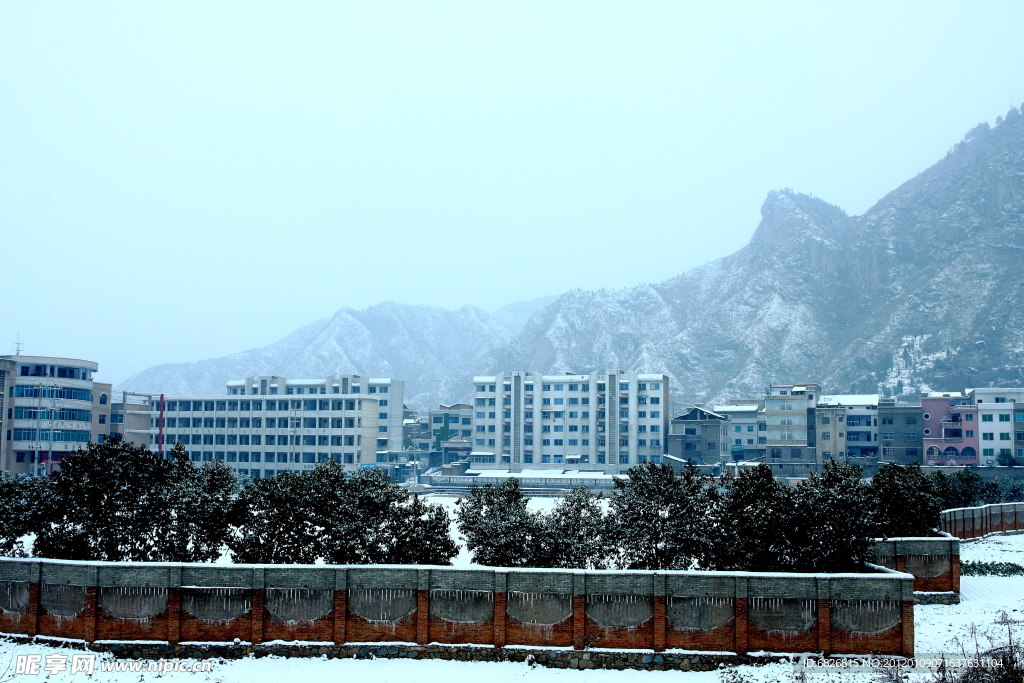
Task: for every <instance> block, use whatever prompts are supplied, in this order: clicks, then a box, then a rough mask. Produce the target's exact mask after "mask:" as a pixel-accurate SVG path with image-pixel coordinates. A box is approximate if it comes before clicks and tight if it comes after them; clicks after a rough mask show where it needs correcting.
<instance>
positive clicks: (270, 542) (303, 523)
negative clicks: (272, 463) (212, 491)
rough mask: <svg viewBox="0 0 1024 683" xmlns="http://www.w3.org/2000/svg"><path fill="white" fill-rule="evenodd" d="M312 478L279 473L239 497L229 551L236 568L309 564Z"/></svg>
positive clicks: (312, 553)
mask: <svg viewBox="0 0 1024 683" xmlns="http://www.w3.org/2000/svg"><path fill="white" fill-rule="evenodd" d="M312 484H313V478H312V477H310V476H308V475H301V474H292V473H291V472H281V473H279V474H278V475H277V476H276V477H270V478H267V479H257V480H255V481H253V483H252V486H247V487H245V488H244V489H242V491H241V493H239V495H238V498H237V500H236V501H235V506H234V508H233V510H232V514H231V522H232V525H231V532H230V535H229V537H228V540H227V546H228V550H229V551H230V553H231V558H232V560H234V561H235V562H241V563H261V564H312V563H313V562H315V561H316V559H317V557H318V555H319V553H318V545H317V544H318V541H317V539H319V536H320V529H319V527H318V526H317V524H316V517H317V510H316V509H315V503H314V500H315V498H314V493H313V485H312Z"/></svg>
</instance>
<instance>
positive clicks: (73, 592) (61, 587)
mask: <svg viewBox="0 0 1024 683" xmlns="http://www.w3.org/2000/svg"><path fill="white" fill-rule="evenodd" d="M39 602H40V603H41V604H42V606H43V609H45V610H46V611H47V612H49V613H50V614H52V615H54V616H55V617H73V616H75V615H76V614H78V613H79V612H81V611H82V610H84V609H85V586H71V585H66V584H62V583H44V584H42V586H41V587H40V590H39Z"/></svg>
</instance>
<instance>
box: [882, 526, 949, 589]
mask: <svg viewBox="0 0 1024 683" xmlns="http://www.w3.org/2000/svg"><path fill="white" fill-rule="evenodd" d="M874 551H875V557H876V559H875V562H876V563H877V564H880V565H882V566H883V567H888V568H889V569H894V570H896V571H899V572H906V573H908V574H913V575H914V590H915V591H924V592H929V593H932V592H952V593H959V592H960V539H957V538H950V537H948V536H947V537H935V536H927V537H923V538H909V537H908V538H890V539H885V540H882V539H879V540H877V541H875V547H874Z"/></svg>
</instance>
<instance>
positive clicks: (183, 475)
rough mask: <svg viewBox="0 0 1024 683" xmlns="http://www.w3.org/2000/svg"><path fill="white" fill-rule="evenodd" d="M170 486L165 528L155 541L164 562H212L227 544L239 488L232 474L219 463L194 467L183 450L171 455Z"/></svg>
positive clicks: (167, 494)
mask: <svg viewBox="0 0 1024 683" xmlns="http://www.w3.org/2000/svg"><path fill="white" fill-rule="evenodd" d="M171 459H172V461H173V462H174V468H173V470H172V477H171V483H170V485H169V486H168V487H167V490H166V491H165V493H164V500H165V504H166V506H167V512H168V520H167V527H166V528H165V529H164V530H163V532H162V533H161V536H160V538H159V540H158V548H159V554H160V558H161V559H162V560H164V561H167V562H213V561H214V560H216V559H217V558H218V557H220V554H221V549H222V548H223V546H224V542H225V541H226V540H227V534H228V526H229V521H230V520H229V517H230V513H231V508H232V505H233V504H234V497H235V493H236V490H237V488H238V482H237V480H236V478H235V474H234V473H233V472H232V471H231V468H229V467H228V466H227V465H225V464H224V463H223V462H221V461H219V460H214V461H212V462H206V463H203V465H202V467H196V466H195V465H194V464H193V463H192V461H191V460H190V459H189V456H188V453H186V452H185V447H184V446H183V445H182V444H180V443H178V444H175V445H174V450H173V451H171Z"/></svg>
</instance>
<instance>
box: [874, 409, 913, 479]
mask: <svg viewBox="0 0 1024 683" xmlns="http://www.w3.org/2000/svg"><path fill="white" fill-rule="evenodd" d="M923 417H924V415H923V411H922V410H921V406H901V405H896V399H894V398H880V399H878V437H879V443H880V444H881V449H882V452H881V455H880V458H879V462H885V463H896V464H897V465H909V464H910V463H920V462H921V456H922V454H923V453H924V435H923V434H922V431H921V430H922V428H923V427H922V422H923Z"/></svg>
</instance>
